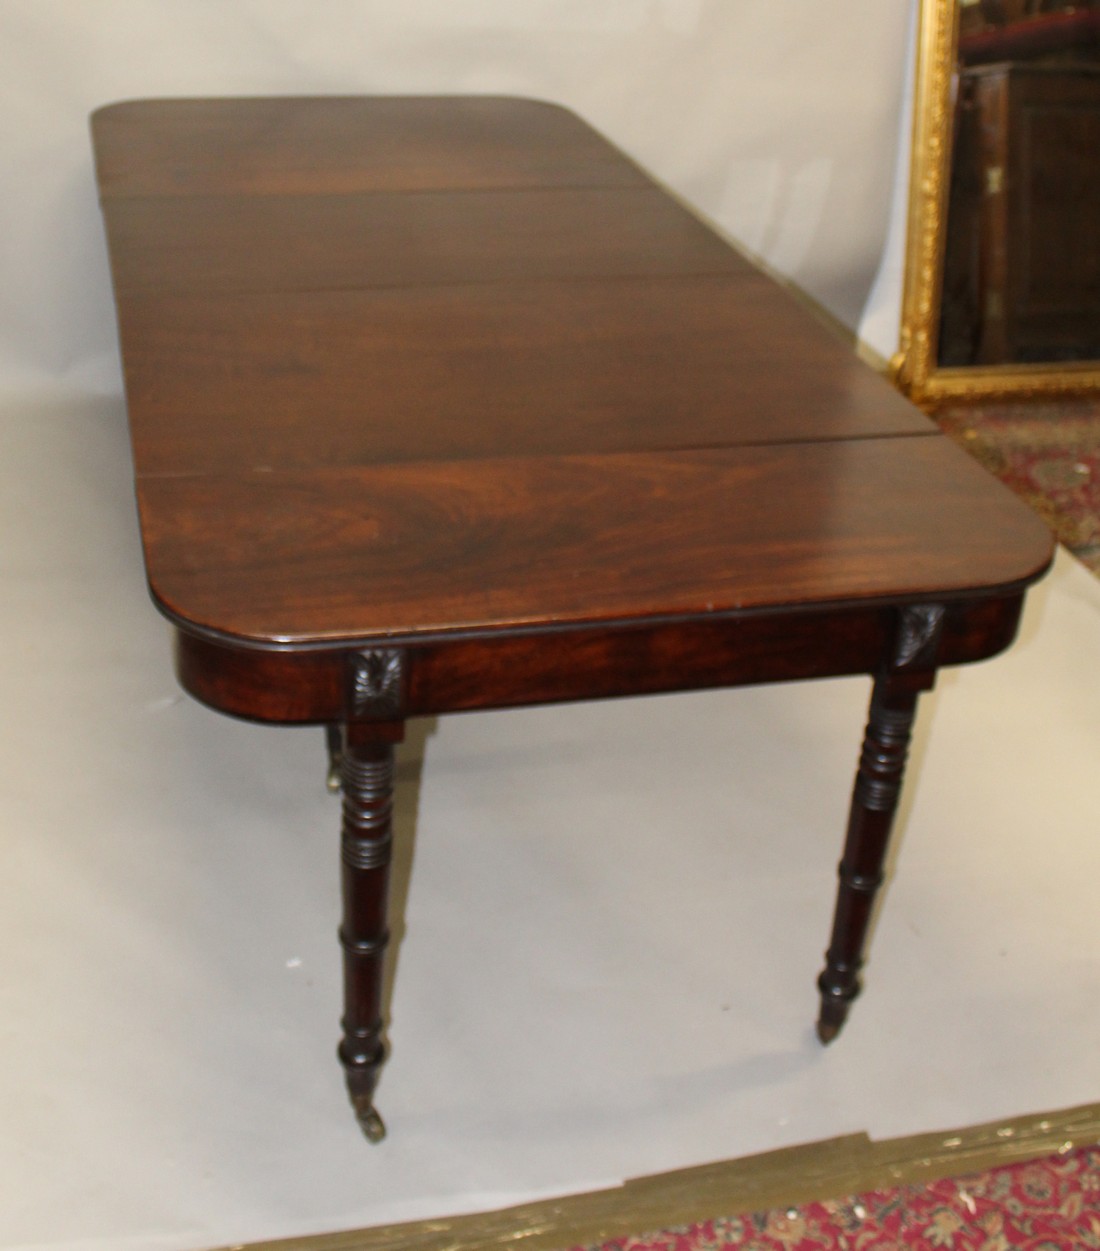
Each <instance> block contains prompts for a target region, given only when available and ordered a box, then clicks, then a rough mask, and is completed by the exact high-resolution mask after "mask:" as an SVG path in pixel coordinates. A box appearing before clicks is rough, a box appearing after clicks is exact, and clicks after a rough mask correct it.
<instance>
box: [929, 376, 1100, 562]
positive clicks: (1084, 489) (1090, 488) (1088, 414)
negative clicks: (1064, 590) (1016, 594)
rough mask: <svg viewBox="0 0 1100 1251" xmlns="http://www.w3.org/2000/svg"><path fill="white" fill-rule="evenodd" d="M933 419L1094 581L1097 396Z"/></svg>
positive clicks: (989, 407)
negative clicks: (1041, 520)
mask: <svg viewBox="0 0 1100 1251" xmlns="http://www.w3.org/2000/svg"><path fill="white" fill-rule="evenodd" d="M936 420H937V421H938V422H939V423H940V425H941V426H942V427H943V429H944V430H945V431H946V432H947V433H948V434H949V435H950V436H951V437H952V438H953V439H955V440H956V441H957V442H958V443H959V444H961V445H962V446H963V447H965V448H966V450H967V451H968V452H970V453H971V455H973V456H975V457H976V458H977V459H978V460H979V461H980V462H981V463H982V464H983V465H985V467H986V468H987V469H989V470H990V472H991V473H994V474H996V476H997V477H998V478H1000V479H1001V481H1002V482H1004V483H1005V484H1006V485H1007V486H1009V487H1011V488H1012V489H1013V490H1014V491H1015V492H1016V493H1017V494H1018V495H1021V496H1022V497H1023V498H1024V499H1025V500H1027V502H1028V503H1029V504H1031V505H1032V507H1033V508H1034V509H1035V510H1036V511H1037V512H1038V513H1039V514H1040V515H1041V516H1042V517H1043V518H1044V520H1045V521H1046V522H1047V524H1048V525H1049V526H1050V527H1051V529H1052V530H1054V532H1055V533H1056V534H1057V535H1058V538H1059V539H1060V540H1061V541H1062V543H1063V544H1064V545H1065V546H1066V547H1068V548H1069V550H1070V551H1071V552H1073V554H1074V555H1075V556H1076V557H1077V558H1078V559H1079V560H1081V561H1082V562H1083V563H1084V564H1086V565H1088V567H1089V568H1090V569H1091V570H1092V571H1093V573H1095V574H1097V575H1098V576H1100V398H1091V399H1066V400H1060V401H1057V400H1056V401H1042V402H1040V401H1029V402H1027V403H1020V402H1017V403H1016V404H1005V403H997V404H992V403H989V404H980V405H960V406H959V407H956V408H948V409H945V410H943V411H942V412H939V413H937V414H936Z"/></svg>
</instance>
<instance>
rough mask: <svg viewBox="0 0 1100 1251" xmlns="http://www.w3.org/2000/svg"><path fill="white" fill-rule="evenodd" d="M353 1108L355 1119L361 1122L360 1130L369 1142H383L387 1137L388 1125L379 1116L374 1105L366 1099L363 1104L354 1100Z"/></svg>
mask: <svg viewBox="0 0 1100 1251" xmlns="http://www.w3.org/2000/svg"><path fill="white" fill-rule="evenodd" d="M352 1107H354V1108H355V1119H356V1120H357V1121H358V1122H359V1128H360V1129H361V1130H362V1131H363V1137H364V1138H366V1140H367V1142H381V1141H382V1139H383V1138H385V1136H386V1124H385V1122H384V1121H383V1120H382V1118H381V1117H380V1116H379V1115H378V1113H377V1111H376V1110H375V1107H374V1104H372V1103H369V1102H368V1101H367V1100H365V1099H364V1100H363V1101H362V1102H360V1101H359V1100H358V1099H353V1100H352Z"/></svg>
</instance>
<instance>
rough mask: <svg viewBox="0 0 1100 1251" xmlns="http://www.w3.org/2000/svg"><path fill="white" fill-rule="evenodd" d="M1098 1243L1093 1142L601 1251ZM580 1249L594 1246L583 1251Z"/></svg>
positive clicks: (1017, 1248) (1099, 1150) (841, 1250)
mask: <svg viewBox="0 0 1100 1251" xmlns="http://www.w3.org/2000/svg"><path fill="white" fill-rule="evenodd" d="M1072 1247H1082V1248H1090V1247H1097V1248H1100V1147H1084V1148H1081V1149H1078V1150H1076V1151H1069V1152H1066V1153H1064V1154H1060V1155H1054V1156H1048V1157H1047V1158H1046V1159H1042V1160H1035V1161H1030V1162H1026V1163H1020V1164H1011V1165H1005V1166H1004V1167H1001V1168H995V1169H991V1170H990V1171H988V1172H985V1173H976V1174H973V1175H971V1176H969V1177H959V1178H952V1179H948V1180H945V1181H937V1182H932V1183H930V1184H928V1185H923V1186H899V1187H896V1188H893V1189H890V1190H875V1191H871V1192H869V1193H868V1194H864V1195H858V1196H850V1197H848V1198H844V1199H835V1200H829V1201H827V1202H824V1203H807V1204H804V1205H803V1206H802V1207H798V1208H789V1209H786V1210H782V1209H777V1210H774V1211H770V1212H754V1213H751V1214H749V1215H747V1216H731V1217H722V1218H719V1219H717V1220H710V1221H701V1222H699V1223H697V1224H693V1225H687V1226H683V1227H681V1228H678V1229H668V1230H664V1231H663V1232H661V1233H658V1234H651V1235H648V1236H641V1237H631V1238H621V1239H617V1240H615V1241H613V1242H607V1243H603V1244H601V1246H600V1248H599V1251H895V1249H896V1251H900V1249H901V1248H907V1249H909V1248H911V1249H912V1251H925V1249H926V1248H927V1251H1009V1249H1010V1248H1011V1249H1012V1251H1062V1249H1063V1248H1072ZM585 1251H595V1249H588V1248H586V1249H585Z"/></svg>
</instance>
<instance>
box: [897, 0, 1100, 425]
mask: <svg viewBox="0 0 1100 1251" xmlns="http://www.w3.org/2000/svg"><path fill="white" fill-rule="evenodd" d="M958 26H959V3H958V0H921V8H920V14H919V22H918V29H917V41H916V43H917V48H916V72H915V80H914V81H915V94H914V101H913V125H912V155H911V160H910V173H909V215H908V229H907V236H906V254H905V278H904V289H903V296H902V311H901V341H900V345H899V351H898V355H897V357H896V358H895V360H894V368H895V375H896V380H897V382H898V384H899V385H900V387H901V388H902V390H904V391H905V392H906V394H907V395H909V397H910V398H911V399H913V400H914V401H916V402H917V403H918V404H922V405H923V406H925V407H929V408H933V407H936V406H938V405H941V404H943V403H946V402H949V401H957V400H981V399H986V398H996V397H1003V398H1011V397H1016V398H1028V397H1036V398H1038V397H1042V396H1056V395H1066V394H1073V393H1075V392H1083V391H1100V361H1083V362H1079V363H1078V362H1068V363H1067V362H1064V361H1061V362H1057V363H1054V364H1049V365H1048V364H1028V365H1007V364H1006V365H996V366H957V367H952V368H944V367H941V366H940V365H939V364H938V360H937V350H938V340H939V323H940V307H941V292H942V279H943V257H944V247H945V237H946V230H947V203H948V180H949V174H950V168H951V141H952V97H953V90H954V77H955V62H956V49H957V44H958Z"/></svg>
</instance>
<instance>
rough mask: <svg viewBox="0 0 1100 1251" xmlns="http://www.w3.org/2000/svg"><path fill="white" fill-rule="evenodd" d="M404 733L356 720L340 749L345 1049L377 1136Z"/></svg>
mask: <svg viewBox="0 0 1100 1251" xmlns="http://www.w3.org/2000/svg"><path fill="white" fill-rule="evenodd" d="M401 737H402V727H401V726H400V725H372V726H361V725H356V724H355V723H351V724H350V725H348V726H347V727H346V728H345V730H344V735H343V744H342V751H341V754H340V780H341V789H342V793H343V801H342V803H343V825H342V833H341V840H340V862H341V884H342V891H343V901H344V907H343V923H342V924H341V926H340V946H341V947H342V948H343V952H344V1019H343V1022H342V1026H343V1038H342V1039H341V1042H340V1047H339V1056H340V1063H341V1064H342V1065H343V1066H344V1073H345V1076H346V1079H347V1086H348V1094H349V1095H350V1097H351V1102H352V1106H353V1108H354V1109H355V1115H356V1118H357V1119H358V1121H359V1124H360V1125H361V1126H362V1129H363V1132H364V1133H365V1134H366V1136H367V1137H368V1138H369V1139H370V1140H371V1141H372V1142H377V1141H378V1140H379V1139H380V1138H381V1137H382V1136H383V1135H384V1133H385V1129H384V1126H383V1124H382V1120H381V1118H380V1117H379V1115H378V1113H377V1111H376V1110H375V1107H374V1088H375V1086H376V1085H377V1082H378V1074H379V1072H380V1071H381V1068H382V1062H383V1060H384V1059H385V1056H386V1044H385V1038H384V1030H385V1023H384V1021H383V1019H382V1007H383V1003H382V993H383V960H384V959H385V955H386V947H387V946H388V944H389V941H390V935H389V929H388V926H387V911H388V896H389V878H390V860H391V857H392V852H393V790H394V758H393V745H394V743H395V742H398V741H400V739H401Z"/></svg>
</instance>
